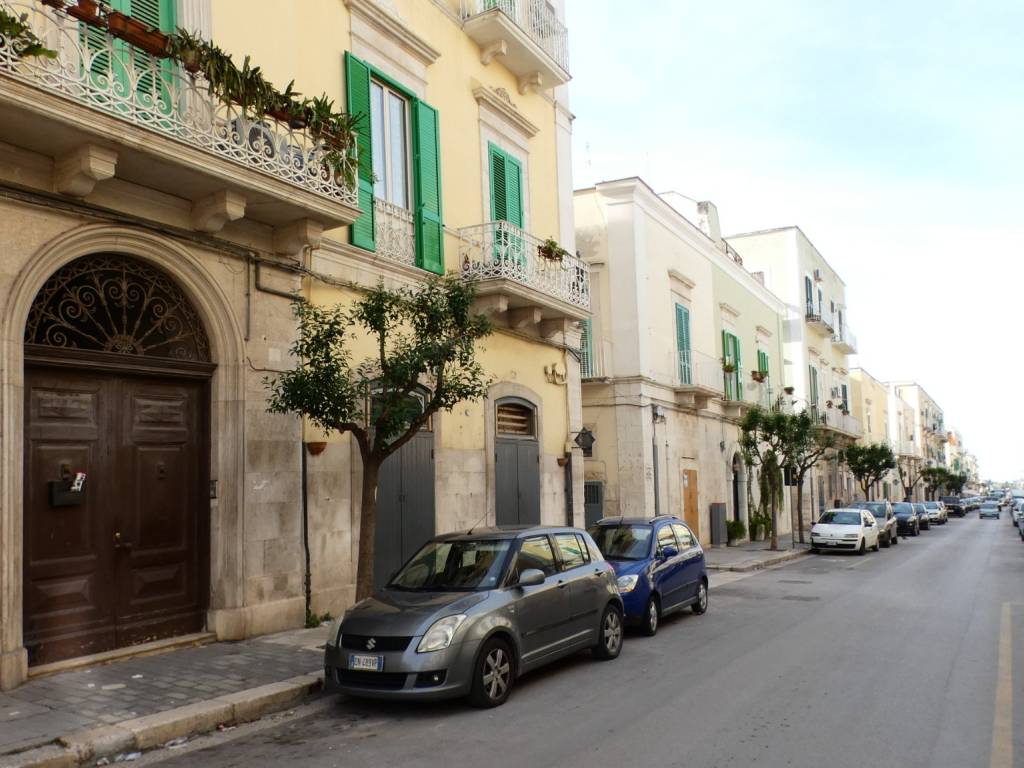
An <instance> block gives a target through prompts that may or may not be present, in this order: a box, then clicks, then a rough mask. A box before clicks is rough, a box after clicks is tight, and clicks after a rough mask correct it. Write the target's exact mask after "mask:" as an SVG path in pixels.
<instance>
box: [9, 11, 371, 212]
mask: <svg viewBox="0 0 1024 768" xmlns="http://www.w3.org/2000/svg"><path fill="white" fill-rule="evenodd" d="M0 7H4V8H6V9H7V10H8V11H9V12H13V13H14V14H15V15H18V16H20V15H21V14H27V19H28V22H29V24H30V26H31V29H32V31H33V32H34V33H35V35H36V36H37V37H38V38H39V39H40V40H41V41H42V43H43V45H44V46H45V47H47V48H49V49H51V50H53V51H56V53H57V56H56V57H55V58H46V57H26V58H20V57H19V56H18V55H17V54H16V53H15V51H14V48H13V45H12V40H10V39H8V38H5V37H3V36H2V35H0V81H2V79H3V78H12V79H14V80H17V81H20V82H22V83H25V84H27V85H29V86H32V87H34V88H36V89H39V90H40V91H44V92H48V93H53V94H58V95H60V96H62V97H63V98H66V99H69V100H71V101H73V102H76V103H78V104H80V105H84V106H86V107H88V108H90V109H93V110H97V111H99V112H103V113H106V114H108V115H112V116H114V117H116V118H118V119H119V120H122V121H124V122H125V123H130V124H132V125H135V126H138V127H140V128H143V129H146V130H147V131H150V132H152V133H153V134H154V135H159V136H161V137H165V138H171V139H174V140H176V141H178V142H181V143H182V144H185V145H189V146H190V147H192V148H198V149H200V150H202V151H204V152H208V153H210V154H211V155H216V156H218V157H221V158H226V159H227V160H230V161H232V162H234V163H237V164H239V165H242V166H245V167H247V168H250V169H252V170H255V171H259V172H260V173H264V174H268V175H270V176H273V177H276V178H277V179H281V180H284V181H286V182H289V183H291V184H293V185H295V186H296V187H299V188H301V189H304V190H306V191H309V192H314V193H317V194H318V195H322V196H325V197H327V198H331V199H333V200H336V201H338V202H341V203H344V204H346V205H349V206H354V207H357V208H358V205H359V201H358V196H357V192H356V189H355V187H354V186H353V185H351V184H348V183H346V181H345V180H344V179H343V178H341V176H342V175H346V174H342V175H336V174H335V172H334V170H333V169H331V168H330V167H329V166H328V165H326V164H325V163H324V159H325V157H326V156H327V152H328V150H327V148H326V147H325V145H324V143H323V142H322V141H321V140H318V139H315V138H314V137H313V136H312V135H311V134H309V133H308V132H306V131H304V130H294V129H291V128H289V127H288V126H287V125H285V124H283V123H279V122H278V121H276V120H273V119H271V118H261V117H258V116H253V115H250V114H247V113H246V110H243V109H242V108H241V107H240V106H238V105H237V104H225V103H224V102H223V101H221V100H220V99H219V98H218V97H217V95H215V94H213V93H210V91H209V89H208V87H207V83H206V82H205V81H204V80H203V79H202V77H201V76H198V75H192V74H190V73H189V72H187V71H186V70H185V69H184V68H183V67H181V66H180V65H179V64H177V63H176V62H174V61H173V60H171V59H164V58H158V57H154V56H150V55H149V54H146V53H144V52H142V51H140V50H138V49H136V48H135V47H133V46H130V45H126V44H125V43H123V42H122V41H121V40H119V39H116V38H114V37H113V36H112V35H110V34H109V33H107V32H106V31H105V30H102V29H99V28H96V27H87V26H86V25H84V24H81V23H80V22H78V21H76V20H75V19H73V18H71V17H69V16H67V15H66V14H64V13H61V12H58V11H56V10H54V9H52V8H49V7H44V6H42V5H36V4H28V3H25V4H22V3H4V4H3V5H2V6H0ZM55 119H56V118H55ZM344 162H346V163H351V162H352V160H351V159H346V160H344ZM347 176H348V178H351V174H347Z"/></svg>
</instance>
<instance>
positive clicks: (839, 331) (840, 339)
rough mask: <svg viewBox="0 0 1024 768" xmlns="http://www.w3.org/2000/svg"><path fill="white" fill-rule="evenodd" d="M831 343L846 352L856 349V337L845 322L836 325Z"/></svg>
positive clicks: (853, 351)
mask: <svg viewBox="0 0 1024 768" xmlns="http://www.w3.org/2000/svg"><path fill="white" fill-rule="evenodd" d="M832 343H833V344H834V345H836V346H837V347H839V348H840V349H842V350H845V351H846V352H848V353H856V351H857V337H856V336H854V335H853V331H851V330H850V327H849V326H848V325H847V324H846V323H845V322H844V323H843V324H842V325H838V326H837V327H836V329H835V333H834V334H832Z"/></svg>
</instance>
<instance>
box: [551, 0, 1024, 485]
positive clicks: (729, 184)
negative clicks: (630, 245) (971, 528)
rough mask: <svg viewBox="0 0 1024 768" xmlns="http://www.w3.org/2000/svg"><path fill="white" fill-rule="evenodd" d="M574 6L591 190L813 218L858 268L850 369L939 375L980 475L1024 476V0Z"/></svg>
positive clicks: (834, 260)
mask: <svg viewBox="0 0 1024 768" xmlns="http://www.w3.org/2000/svg"><path fill="white" fill-rule="evenodd" d="M566 16H567V24H568V27H569V46H570V56H571V59H570V71H571V74H572V81H571V83H570V96H569V98H570V105H571V108H572V111H573V113H574V114H575V116H576V120H575V122H574V124H573V177H574V185H575V186H576V187H577V188H580V187H585V186H589V185H591V184H593V183H595V182H597V181H602V180H610V179H617V178H623V177H627V176H640V177H642V178H643V179H644V180H645V181H647V182H648V184H650V186H652V187H653V188H654V189H656V190H658V191H666V190H675V191H677V192H680V193H682V194H684V195H686V196H688V197H691V198H694V199H697V200H711V201H713V202H714V203H715V204H716V205H717V206H718V212H719V217H720V220H721V225H722V232H723V234H725V235H729V234H733V233H739V232H748V231H753V230H758V229H767V228H771V227H779V226H788V225H793V224H795V225H799V226H800V228H801V229H802V230H803V231H804V232H805V233H806V234H807V236H808V237H809V238H810V239H811V241H812V242H813V243H814V244H815V246H816V247H817V248H818V250H819V251H820V252H821V253H822V255H823V256H824V257H825V259H826V260H827V261H828V262H829V264H831V266H832V267H833V268H834V269H835V270H836V271H837V272H838V273H839V275H840V277H841V278H842V279H843V280H844V281H845V283H846V286H847V289H846V299H847V302H846V303H847V306H848V307H849V310H848V315H847V316H848V318H849V326H850V328H851V330H852V331H853V333H854V334H855V335H856V336H857V340H858V347H859V349H858V351H859V354H858V355H857V356H856V357H854V358H853V359H852V363H851V364H852V365H860V366H862V367H864V368H865V369H866V370H867V371H868V372H869V373H871V374H872V375H873V376H875V377H876V378H878V379H881V380H883V381H888V380H904V379H912V380H916V381H917V382H918V383H919V384H921V385H922V386H923V387H924V388H925V390H926V391H927V392H928V393H929V394H930V395H931V396H932V397H933V398H934V399H935V400H936V401H937V402H938V404H939V406H940V407H941V408H942V409H943V410H944V412H945V423H946V426H947V428H949V429H952V428H955V429H958V430H960V431H961V432H962V433H963V437H964V443H965V446H966V447H967V450H969V451H970V452H972V453H974V454H975V455H977V457H978V460H979V464H980V470H981V474H982V477H983V478H991V479H996V480H1010V479H1017V478H1022V477H1024V441H1022V439H1021V435H1022V431H1021V429H1020V427H1021V426H1022V413H1024V348H1022V338H1021V337H1022V330H1024V322H1022V317H1024V279H1022V278H1024V266H1022V256H1024V215H1022V210H1021V209H1022V208H1024V45H1022V44H1021V42H1020V30H1021V29H1024V3H1021V2H1020V1H1019V0H973V1H972V2H959V1H957V2H954V1H953V0H929V1H928V2H924V1H923V0H913V1H910V0H888V1H887V2H880V1H879V0H858V1H857V2H852V1H849V0H773V1H772V2H765V1H764V0H700V2H696V1H692V0H644V2H642V3H641V2H631V3H623V2H621V0H567V8H566ZM1018 395H1021V396H1022V400H1021V402H1020V403H1018V402H1017V396H1018Z"/></svg>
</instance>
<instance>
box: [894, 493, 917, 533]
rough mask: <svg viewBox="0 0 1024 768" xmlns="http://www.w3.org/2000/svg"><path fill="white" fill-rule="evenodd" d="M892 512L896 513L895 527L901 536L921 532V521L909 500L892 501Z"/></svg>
mask: <svg viewBox="0 0 1024 768" xmlns="http://www.w3.org/2000/svg"><path fill="white" fill-rule="evenodd" d="M892 513H893V514H894V515H896V527H897V530H898V531H899V532H900V535H901V536H917V535H918V534H919V533H921V521H920V520H919V519H918V516H917V512H916V511H915V509H914V505H913V504H911V503H910V502H909V501H894V502H893V504H892Z"/></svg>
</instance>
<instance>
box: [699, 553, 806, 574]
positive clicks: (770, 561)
mask: <svg viewBox="0 0 1024 768" xmlns="http://www.w3.org/2000/svg"><path fill="white" fill-rule="evenodd" d="M809 554H811V550H809V549H801V550H799V551H797V552H787V553H785V554H783V555H777V556H776V557H770V558H767V559H765V560H758V561H757V562H755V563H747V564H746V565H713V564H710V563H709V564H707V565H705V566H704V567H705V568H707V569H708V570H709V571H730V572H733V573H749V572H751V571H760V570H762V569H764V568H769V567H771V566H773V565H778V564H779V563H788V562H789V561H791V560H796V559H797V558H801V557H804V556H806V555H809Z"/></svg>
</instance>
